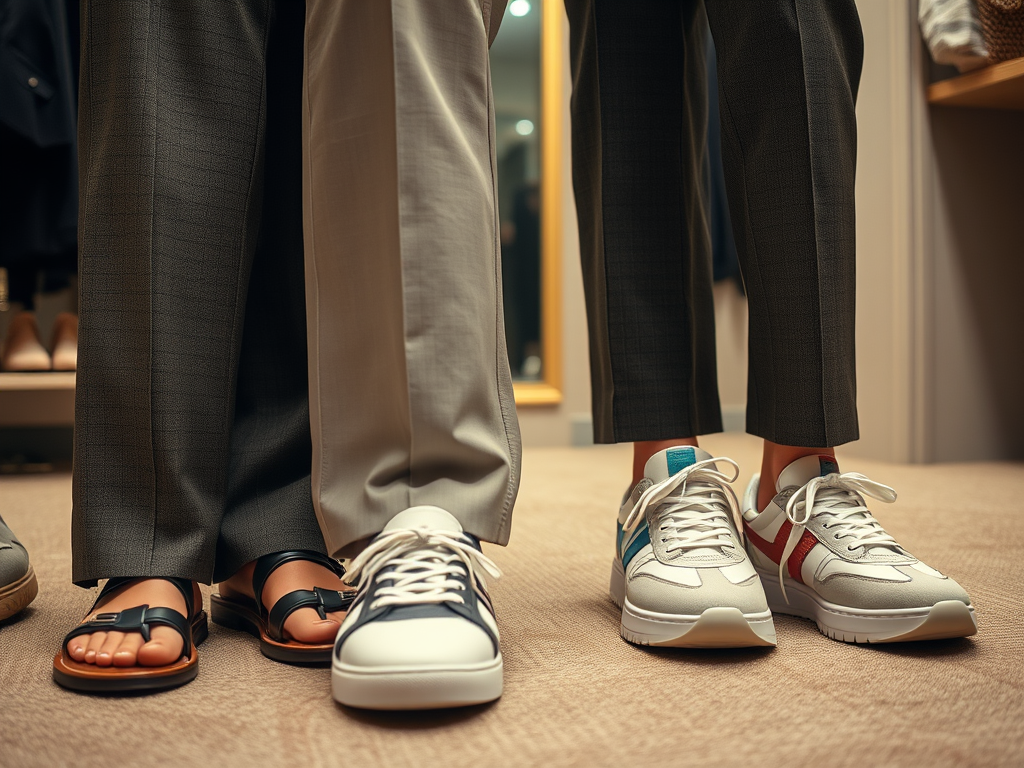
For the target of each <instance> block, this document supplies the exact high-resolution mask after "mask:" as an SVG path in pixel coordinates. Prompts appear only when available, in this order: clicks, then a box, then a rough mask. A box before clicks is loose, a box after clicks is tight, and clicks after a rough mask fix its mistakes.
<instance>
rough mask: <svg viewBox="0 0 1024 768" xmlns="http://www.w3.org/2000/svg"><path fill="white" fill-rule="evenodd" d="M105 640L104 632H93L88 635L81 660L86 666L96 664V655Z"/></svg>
mask: <svg viewBox="0 0 1024 768" xmlns="http://www.w3.org/2000/svg"><path fill="white" fill-rule="evenodd" d="M106 639H107V633H106V632H93V633H92V634H91V635H89V644H88V645H87V646H86V648H85V656H84V657H83V659H82V660H83V661H84V662H85V663H86V664H95V663H96V654H97V653H99V651H100V648H102V647H103V643H104V642H105V641H106Z"/></svg>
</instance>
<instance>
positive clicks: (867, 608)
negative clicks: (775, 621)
mask: <svg viewBox="0 0 1024 768" xmlns="http://www.w3.org/2000/svg"><path fill="white" fill-rule="evenodd" d="M759 482H760V478H759V476H758V475H754V478H753V479H752V480H751V481H750V486H749V487H748V488H747V493H746V496H745V497H744V499H743V509H744V512H743V521H744V522H743V525H744V528H745V529H746V536H747V550H748V552H749V554H750V559H751V560H752V561H753V563H754V566H755V567H756V568H757V571H758V573H759V574H760V575H761V578H762V580H763V581H764V588H765V592H766V594H767V595H768V604H769V605H770V606H771V609H772V610H773V611H777V612H779V613H788V614H792V615H794V616H803V617H804V618H808V619H811V620H813V621H814V622H815V623H817V625H818V629H819V630H821V632H822V633H823V634H825V635H828V636H829V637H831V638H833V639H834V640H843V641H845V642H848V643H892V642H901V641H904V640H933V639H937V638H944V637H966V636H968V635H973V634H974V633H975V632H977V631H978V625H977V623H976V622H975V619H974V607H973V606H972V605H971V599H970V597H968V596H967V593H966V592H964V590H963V588H961V586H960V585H959V584H957V583H956V582H955V581H953V580H952V579H950V578H949V577H947V576H943V575H942V574H941V573H939V572H938V571H936V570H935V569H934V568H931V567H929V566H927V565H925V564H924V563H922V562H921V561H920V560H918V559H917V558H915V557H914V556H913V555H911V554H910V553H909V552H907V551H906V550H905V549H903V547H902V546H900V545H899V543H898V542H897V541H896V539H894V538H893V537H892V536H890V535H889V534H888V533H886V531H885V529H884V528H882V526H881V525H880V524H879V523H878V521H877V520H875V518H874V517H873V516H872V514H871V512H870V511H868V508H867V506H866V504H865V501H864V497H865V496H870V497H872V498H874V499H878V500H879V501H885V502H892V501H895V500H896V491H894V490H893V489H892V488H890V487H888V486H886V485H882V484H881V483H876V482H875V481H873V480H869V479H868V478H867V477H865V476H864V475H861V474H858V473H856V472H848V473H846V474H839V466H838V465H837V464H836V461H835V459H834V458H833V457H832V456H805V457H803V458H801V459H797V460H796V461H794V462H793V463H792V464H790V465H789V466H788V467H786V469H784V470H783V471H782V474H781V475H780V476H779V481H778V482H777V483H776V492H777V495H776V496H775V498H774V499H773V500H772V503H771V504H769V505H768V507H767V508H766V509H765V510H764V511H763V512H760V513H758V511H757V497H758V485H759Z"/></svg>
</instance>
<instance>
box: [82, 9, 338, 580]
mask: <svg viewBox="0 0 1024 768" xmlns="http://www.w3.org/2000/svg"><path fill="white" fill-rule="evenodd" d="M303 23H304V4H303V3H301V2H291V1H286V2H272V0H218V1H217V2H203V1H202V0H93V1H92V2H84V3H83V14H82V79H81V97H80V100H81V116H80V124H79V145H80V157H81V160H80V162H81V168H80V177H81V211H80V222H81V224H80V227H81V229H80V242H81V246H80V290H81V297H80V298H81V301H80V304H81V326H80V352H79V358H78V362H79V369H78V391H77V395H76V398H77V399H76V410H75V460H74V518H73V549H74V574H73V577H74V580H75V581H76V582H78V583H80V584H83V585H87V584H90V583H93V582H95V581H96V580H97V579H100V578H105V577H112V576H148V575H152V576H178V577H184V578H189V579H195V580H197V581H201V582H207V583H209V582H210V581H211V580H222V579H224V578H226V577H228V576H229V575H231V574H232V573H233V572H234V571H235V570H237V569H238V568H239V567H240V566H242V565H243V564H245V563H246V562H248V561H250V560H253V559H254V558H257V557H259V556H261V555H263V554H267V553H269V552H275V551H280V550H285V549H310V550H317V551H324V543H323V536H322V534H321V533H320V528H319V525H318V523H317V519H316V515H315V513H314V510H313V504H312V497H311V490H310V461H311V439H310V428H309V406H308V392H307V360H306V327H305V305H304V287H303V280H304V278H303V242H302V191H301V190H302V176H301V161H302V144H301V141H302V120H301V101H302V67H303Z"/></svg>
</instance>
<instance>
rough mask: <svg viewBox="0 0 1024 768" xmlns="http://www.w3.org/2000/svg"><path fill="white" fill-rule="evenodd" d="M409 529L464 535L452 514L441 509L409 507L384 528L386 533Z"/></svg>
mask: <svg viewBox="0 0 1024 768" xmlns="http://www.w3.org/2000/svg"><path fill="white" fill-rule="evenodd" d="M408 528H430V529H431V530H433V531H454V532H455V533H462V526H461V525H460V524H459V521H458V520H456V519H455V518H454V517H453V516H452V514H451V513H450V512H448V511H446V510H443V509H441V508H440V507H409V508H408V509H407V510H405V511H404V512H399V513H398V514H397V515H395V516H394V517H392V518H391V520H390V522H389V523H388V524H387V525H385V526H384V531H385V532H386V531H397V530H402V529H408Z"/></svg>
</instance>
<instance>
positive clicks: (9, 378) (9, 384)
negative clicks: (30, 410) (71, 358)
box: [0, 371, 75, 392]
mask: <svg viewBox="0 0 1024 768" xmlns="http://www.w3.org/2000/svg"><path fill="white" fill-rule="evenodd" d="M39 390H46V391H53V390H70V391H72V392H74V391H75V372H74V371H68V372H65V371H42V372H40V373H0V392H34V391H39Z"/></svg>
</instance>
